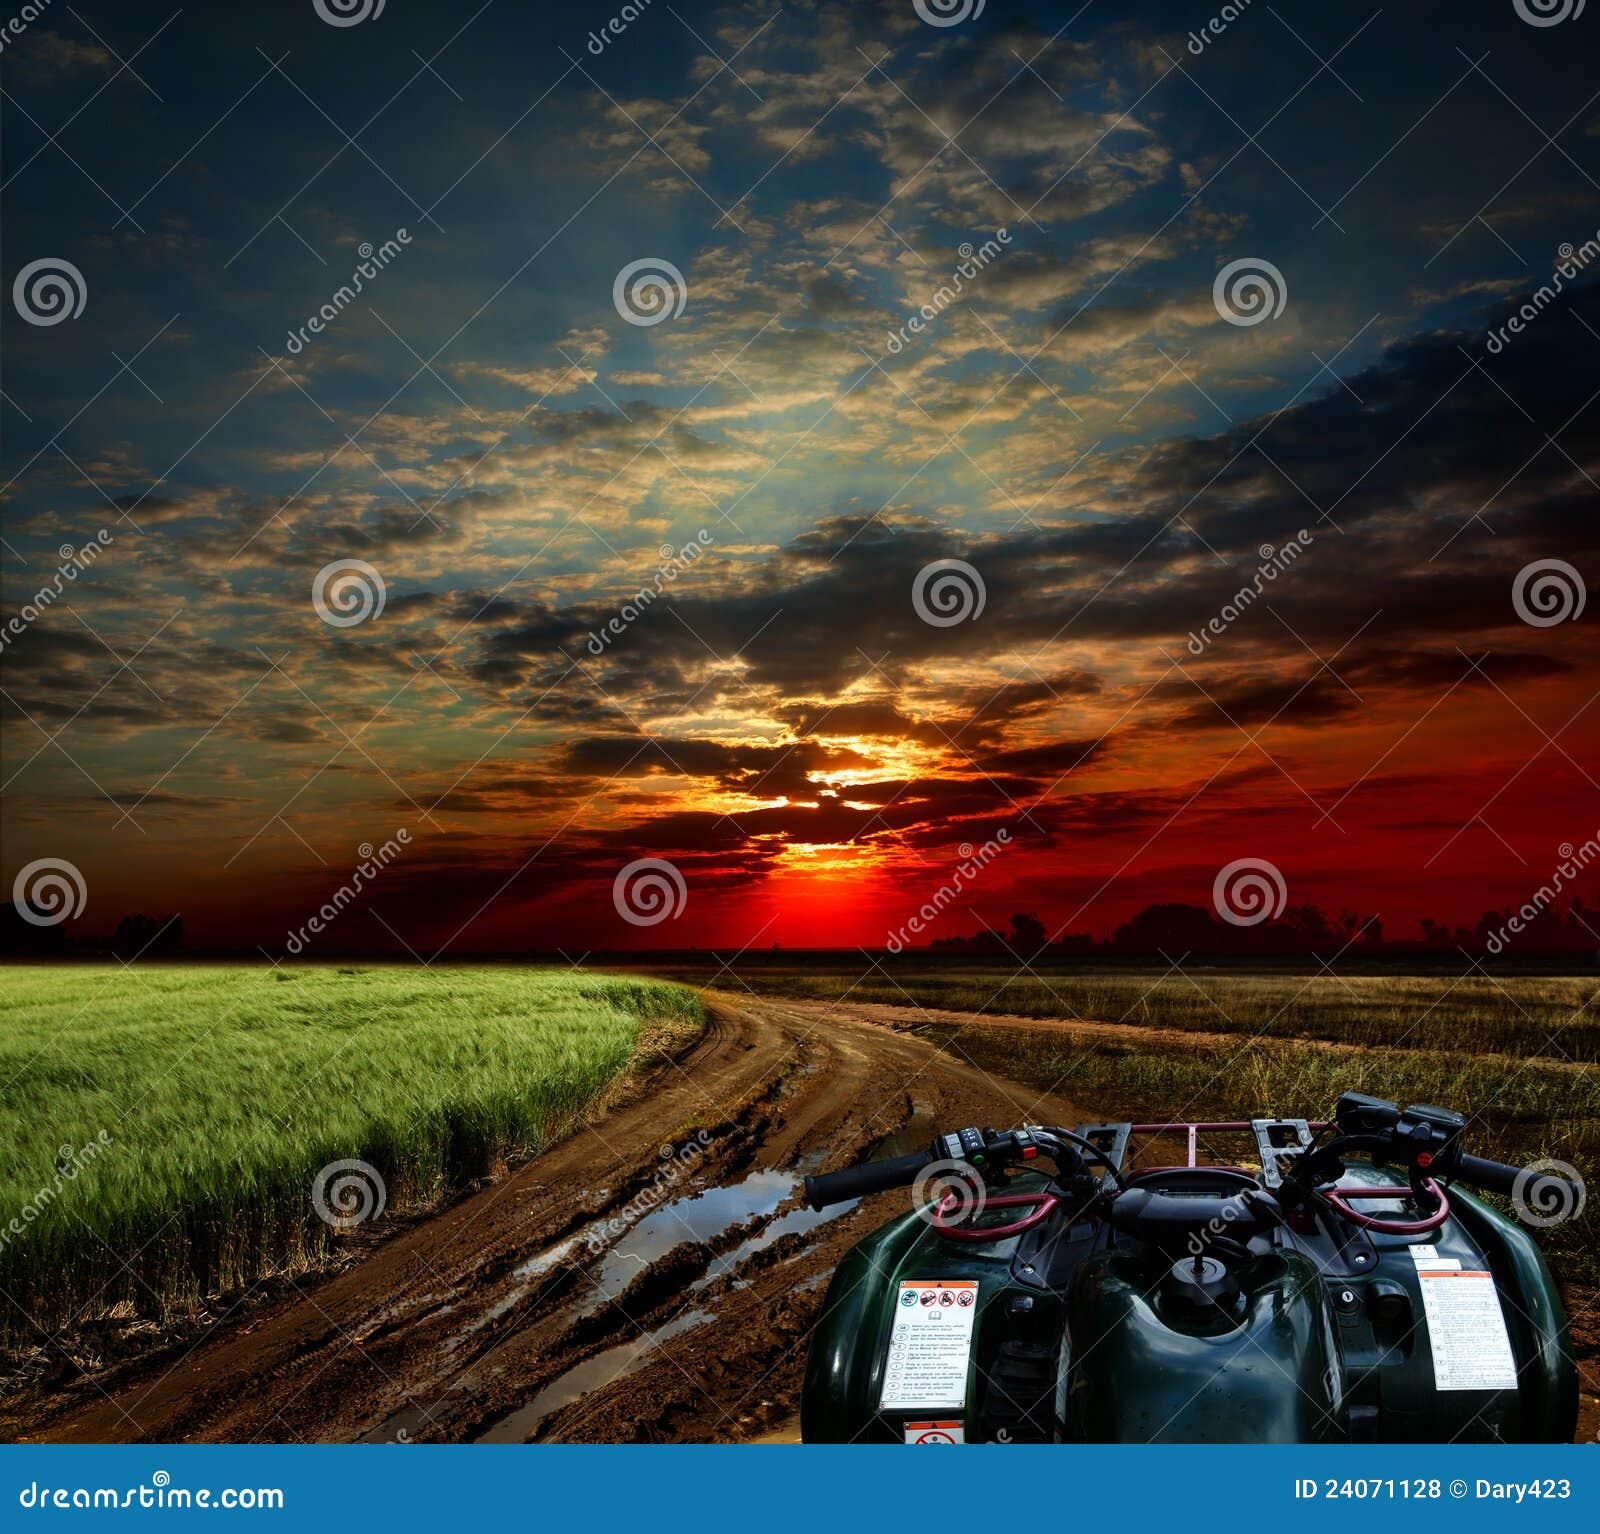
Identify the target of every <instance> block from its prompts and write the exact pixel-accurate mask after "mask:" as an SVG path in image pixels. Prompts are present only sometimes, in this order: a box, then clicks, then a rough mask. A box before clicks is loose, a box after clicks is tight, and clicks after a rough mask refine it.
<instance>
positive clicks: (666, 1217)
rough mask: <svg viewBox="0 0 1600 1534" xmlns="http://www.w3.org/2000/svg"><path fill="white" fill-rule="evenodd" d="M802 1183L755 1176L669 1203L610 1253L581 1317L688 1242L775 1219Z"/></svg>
mask: <svg viewBox="0 0 1600 1534" xmlns="http://www.w3.org/2000/svg"><path fill="white" fill-rule="evenodd" d="M799 1184H800V1179H799V1178H798V1177H796V1176H795V1175H794V1173H793V1172H778V1171H764V1172H752V1173H751V1174H750V1175H749V1176H748V1177H746V1178H745V1179H744V1180H743V1181H742V1182H736V1183H731V1184H729V1185H728V1186H727V1187H722V1188H706V1189H703V1190H702V1191H700V1192H698V1193H690V1194H686V1195H685V1196H684V1197H682V1198H676V1199H674V1200H673V1201H672V1202H671V1203H670V1204H663V1205H662V1206H661V1208H659V1209H657V1210H654V1211H652V1212H651V1213H650V1214H647V1215H646V1216H645V1217H644V1219H642V1220H640V1221H639V1223H638V1224H637V1225H635V1226H634V1227H633V1229H632V1230H630V1231H629V1232H628V1233H627V1234H626V1235H625V1236H623V1238H622V1239H621V1240H620V1241H618V1242H617V1244H616V1245H615V1246H614V1247H612V1249H611V1250H610V1251H609V1252H607V1253H606V1256H605V1260H604V1261H603V1262H602V1263H601V1265H600V1272H599V1273H598V1275H597V1276H596V1278H595V1286H594V1288H593V1290H592V1291H591V1292H590V1293H588V1294H587V1295H585V1296H584V1298H583V1300H582V1302H581V1303H580V1304H579V1306H578V1314H579V1315H581V1316H588V1315H593V1314H594V1312H595V1311H597V1310H599V1309H600V1307H601V1306H602V1305H605V1304H607V1303H608V1302H609V1301H611V1300H614V1299H616V1298H617V1296H618V1295H620V1294H621V1293H622V1292H623V1290H624V1289H626V1288H627V1287H628V1285H629V1284H631V1283H632V1282H633V1281H634V1279H636V1278H637V1277H638V1276H639V1275H640V1274H641V1273H642V1272H644V1270H645V1269H646V1268H648V1267H650V1266H651V1265H652V1264H654V1263H656V1262H659V1261H660V1260H661V1259H662V1258H663V1257H665V1256H666V1255H667V1253H668V1252H670V1251H671V1250H672V1249H673V1247H675V1246H681V1245H683V1244H684V1243H685V1242H708V1241H714V1240H716V1238H717V1237H718V1236H721V1235H723V1234H724V1233H725V1232H727V1231H730V1230H732V1229H733V1228H734V1227H735V1226H736V1225H742V1224H743V1223H744V1222H745V1221H746V1220H753V1219H757V1218H760V1217H763V1216H765V1215H770V1214H771V1213H772V1212H773V1211H774V1210H775V1209H777V1208H778V1206H779V1205H780V1204H782V1203H783V1202H784V1200H785V1199H787V1198H789V1197H790V1195H791V1194H793V1193H794V1191H795V1189H796V1188H797V1187H798V1186H799ZM786 1218H787V1217H786ZM780 1223H781V1222H780Z"/></svg>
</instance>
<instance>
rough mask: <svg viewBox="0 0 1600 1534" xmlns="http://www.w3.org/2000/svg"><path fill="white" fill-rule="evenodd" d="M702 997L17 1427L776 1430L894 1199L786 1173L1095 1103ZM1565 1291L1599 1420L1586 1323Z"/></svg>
mask: <svg viewBox="0 0 1600 1534" xmlns="http://www.w3.org/2000/svg"><path fill="white" fill-rule="evenodd" d="M709 999H710V1001H711V1004H712V1023H711V1026H710V1028H709V1029H708V1030H707V1032H706V1033H705V1035H704V1036H703V1037H702V1038H701V1039H700V1040H699V1042H698V1043H697V1044H696V1045H695V1046H694V1047H693V1048H692V1049H690V1050H689V1051H688V1053H687V1054H685V1055H684V1056H683V1057H682V1058H680V1059H678V1060H677V1061H675V1062H664V1063H663V1064H662V1065H661V1067H660V1069H659V1070H658V1071H657V1072H656V1073H655V1075H654V1077H653V1079H651V1080H650V1081H648V1082H647V1083H646V1084H645V1089H644V1090H642V1091H640V1092H638V1093H636V1094H635V1095H634V1096H633V1097H632V1098H631V1100H628V1101H627V1102H626V1103H625V1104H624V1105H623V1106H621V1107H618V1108H616V1109H614V1110H613V1111H612V1112H610V1113H608V1114H607V1115H606V1116H605V1117H603V1118H602V1119H600V1120H599V1121H598V1122H597V1123H596V1124H595V1125H594V1126H593V1127H592V1128H591V1129H586V1130H583V1131H580V1132H579V1133H578V1134H577V1135H575V1136H574V1137H573V1138H572V1139H570V1140H568V1141H566V1142H565V1143H563V1144H561V1145H559V1146H557V1147H555V1148H554V1149H553V1150H551V1151H549V1152H548V1153H546V1154H545V1155H543V1156H541V1157H539V1158H538V1159H537V1160H536V1161H533V1162H531V1163H529V1164H528V1165H526V1166H524V1167H523V1168H522V1169H521V1170H519V1171H516V1172H514V1173H512V1174H511V1175H509V1176H507V1177H504V1178H502V1179H501V1180H499V1181H497V1182H495V1183H493V1184H491V1185H489V1186H488V1187H485V1188H484V1189H483V1190H482V1191H480V1192H477V1193H474V1194H472V1195H470V1196H468V1197H466V1198H463V1199H462V1200H460V1201H459V1202H457V1203H456V1204H454V1205H452V1206H451V1207H450V1208H448V1209H446V1210H444V1211H443V1212H441V1213H439V1214H437V1215H434V1216H433V1217H431V1218H426V1219H422V1220H418V1221H416V1222H415V1223H413V1224H411V1225H410V1226H409V1228H402V1229H400V1230H398V1231H397V1232H396V1233H394V1234H393V1235H390V1236H388V1237H387V1238H385V1239H382V1240H380V1241H378V1242H377V1243H376V1244H375V1245H374V1246H373V1247H372V1249H371V1250H370V1251H369V1252H368V1253H367V1255H366V1256H365V1257H364V1259H363V1260H362V1261H360V1262H359V1263H356V1264H355V1265H353V1266H351V1267H349V1268H348V1269H346V1270H345V1271H344V1272H342V1273H340V1274H339V1275H337V1276H336V1277H333V1278H329V1279H326V1280H324V1281H322V1282H320V1283H310V1282H302V1283H301V1284H300V1285H298V1286H295V1285H286V1288H287V1291H288V1292H287V1293H285V1294H283V1295H281V1296H280V1297H278V1298H276V1299H273V1300H271V1301H270V1302H266V1303H260V1304H258V1305H257V1306H256V1308H255V1309H254V1310H252V1311H251V1312H249V1314H248V1315H247V1316H246V1317H245V1318H243V1319H240V1320H236V1321H233V1322H231V1323H229V1324H226V1325H223V1326H219V1327H217V1328H216V1331H215V1333H214V1334H213V1335H211V1336H209V1337H208V1338H207V1339H206V1340H204V1341H202V1342H201V1343H200V1344H199V1345H197V1346H192V1347H191V1346H189V1345H188V1344H182V1345H179V1346H175V1347H170V1348H168V1349H167V1350H166V1351H165V1352H163V1353H161V1354H159V1355H155V1356H147V1357H145V1358H144V1359H142V1360H140V1361H135V1362H133V1363H129V1364H124V1365H121V1366H118V1367H116V1368H111V1369H107V1370H103V1371H101V1372H99V1373H97V1374H95V1375H93V1376H91V1377H88V1378H85V1379H81V1380H79V1381H78V1382H77V1383H76V1384H74V1385H72V1386H71V1387H69V1388H67V1389H64V1390H52V1392H51V1394H50V1395H49V1397H48V1398H47V1400H46V1402H45V1404H44V1406H43V1407H42V1408H41V1411H42V1415H40V1416H34V1417H32V1419H31V1421H29V1422H15V1423H13V1424H10V1425H12V1426H14V1427H15V1428H16V1429H17V1430H19V1432H20V1436H23V1437H28V1438H45V1439H65V1440H76V1441H91V1442H105V1441H129V1440H131V1441H139V1440H149V1441H158V1442H164V1441H173V1440H180V1441H181V1440H186V1439H192V1440H209V1441H219V1442H225V1443H244V1442H251V1441H256V1440H262V1441H269V1442H273V1441H290V1442H299V1441H346V1440H352V1439H368V1440H372V1441H378V1442H383V1441H400V1442H413V1441H416V1442H420V1441H427V1440H452V1441H455V1440H469V1441H470V1440H488V1441H496V1442H522V1441H529V1440H533V1441H569V1442H571V1441H577V1442H619V1441H621V1442H627V1441H663V1442H684V1441H687V1442H700V1441H726V1440H739V1441H752V1440H764V1441H769V1442H773V1441H776V1442H783V1441H792V1440H793V1439H794V1438H795V1437H796V1436H797V1433H796V1428H797V1414H798V1398H799V1390H800V1379H801V1373H802V1370H803V1368H804V1361H805V1344H806V1338H807V1336H808V1334H809V1332H810V1331H811V1329H812V1327H813V1326H814V1324H815V1322H816V1320H817V1318H818V1316H819V1315H820V1313H821V1310H822V1305H823V1299H824V1294H825V1290H826V1285H827V1279H828V1276H829V1275H830V1274H831V1272H832V1270H833V1268H834V1266H835V1264H836V1263H837V1261H838V1259H839V1258H840V1257H841V1256H842V1255H843V1253H844V1251H845V1250H846V1249H847V1248H848V1247H849V1246H850V1245H851V1244H852V1243H853V1242H854V1241H856V1240H857V1239H858V1238H859V1237H860V1236H861V1235H863V1234H864V1233H865V1232H866V1231H868V1230H870V1229H872V1228H873V1227H874V1226H876V1225H878V1224H880V1223H881V1222H882V1221H883V1220H885V1219H888V1218H890V1217H891V1216H892V1215H894V1214H896V1213H897V1212H899V1211H900V1210H901V1209H903V1208H904V1207H906V1205H905V1195H904V1194H883V1195H880V1196H878V1197H876V1198H872V1199H869V1200H867V1201H865V1202H864V1203H862V1204H860V1205H857V1206H853V1207H845V1208H843V1209H842V1210H841V1209H833V1210H828V1211H824V1212H823V1213H821V1214H817V1213H815V1212H813V1211H810V1210H807V1209H805V1208H804V1207H803V1206H802V1204H801V1202H800V1196H799V1194H800V1178H801V1176H802V1175H804V1174H805V1173H807V1172H813V1171H817V1170H822V1169H831V1168H834V1167H840V1166H845V1165H849V1164H850V1163H852V1162H854V1161H856V1160H859V1159H861V1158H862V1157H863V1156H864V1155H865V1154H866V1153H868V1152H869V1151H873V1152H875V1153H876V1154H879V1155H884V1156H889V1155H901V1154H904V1153H906V1152H907V1151H910V1150H912V1149H916V1148H918V1147H920V1146H922V1145H925V1144H926V1143H927V1142H928V1140H929V1138H930V1137H931V1135H932V1133H933V1129H934V1127H935V1126H943V1127H949V1126H952V1125H960V1124H967V1123H979V1124H983V1123H994V1124H1010V1123H1018V1122H1022V1121H1024V1120H1035V1121H1043V1122H1056V1123H1068V1124H1070V1123H1073V1122H1075V1121H1079V1120H1082V1119H1085V1118H1093V1117H1096V1116H1097V1115H1096V1112H1095V1107H1096V1105H1081V1107H1082V1111H1074V1108H1073V1107H1072V1106H1071V1105H1069V1104H1068V1103H1066V1102H1064V1101H1062V1100H1061V1099H1060V1098H1059V1097H1054V1096H1051V1097H1046V1098H1043V1099H1041V1098H1039V1097H1038V1096H1037V1094H1036V1092H1034V1091H1033V1089H1031V1088H1028V1087H1025V1086H1021V1085H1018V1084H1017V1083H1014V1082H1008V1081H1003V1080H999V1079H997V1078H994V1077H992V1076H989V1075H987V1074H986V1073H984V1072H982V1071H980V1070H978V1069H977V1068H976V1067H974V1066H971V1065H967V1064H964V1063H962V1062H961V1061H959V1060H956V1059H952V1058H951V1057H950V1056H948V1055H945V1054H940V1053H937V1052H936V1051H935V1050H934V1049H933V1048H932V1046H930V1045H929V1044H928V1043H927V1041H926V1040H924V1039H922V1038H919V1037H916V1036H914V1035H912V1034H909V1033H906V1032H904V1031H902V1030H903V1029H905V1028H906V1027H907V1026H908V1025H909V1024H910V1022H911V1021H912V1017H911V1015H908V1014H907V1013H906V1012H904V1011H902V1010H901V1009H897V1008H892V1007H878V1006H855V1005H851V1004H838V1003H824V1002H814V1001H797V1000H796V1001H790V1000H785V999H778V998H761V999H760V1000H757V999H755V998H752V997H750V996H748V995H745V996H733V995H727V994H720V993H717V994H712V995H711V996H710V998H709ZM914 1016H915V1019H916V1020H917V1021H919V1022H924V1023H925V1022H928V1021H949V1022H959V1023H961V1024H963V1025H966V1026H975V1025H977V1026H994V1027H1007V1028H1022V1029H1029V1030H1049V1029H1060V1028H1063V1027H1070V1028H1072V1029H1073V1030H1074V1031H1075V1032H1078V1031H1081V1030H1083V1029H1086V1028H1087V1029H1091V1030H1092V1029H1099V1028H1108V1027H1111V1026H1112V1025H1108V1024H1093V1023H1089V1024H1084V1023H1073V1024H1061V1023H1054V1024H1052V1023H1049V1022H1046V1021H1039V1020H1035V1019H1024V1018H1005V1019H986V1020H983V1021H982V1023H975V1020H974V1019H972V1018H971V1017H968V1016H965V1015H963V1016H961V1017H959V1018H958V1017H954V1016H951V1015H949V1014H931V1013H928V1012H924V1011H921V1010H919V1011H918V1012H917V1013H916V1014H915V1015H914ZM1119 1031H1120V1033H1121V1034H1122V1035H1123V1036H1126V1035H1127V1034H1128V1033H1129V1032H1131V1031H1135V1030H1130V1029H1127V1028H1125V1027H1124V1028H1121V1029H1120V1030H1119ZM1136 1031H1137V1032H1138V1033H1139V1034H1140V1036H1141V1037H1146V1036H1148V1035H1150V1034H1153V1033H1154V1032H1155V1031H1156V1030H1143V1029H1141V1030H1136ZM1173 1042H1174V1043H1175V1044H1184V1043H1186V1042H1188V1043H1192V1042H1193V1036H1192V1035H1185V1034H1177V1035H1174V1037H1173ZM1099 1106H1104V1105H1099ZM369 1239H370V1237H369ZM1571 1308H1572V1309H1573V1310H1574V1313H1575V1314H1576V1315H1578V1316H1579V1317H1580V1318H1582V1324H1580V1325H1578V1326H1575V1328H1574V1331H1575V1340H1576V1341H1577V1343H1578V1347H1579V1353H1580V1357H1581V1359H1582V1361H1583V1369H1584V1379H1585V1384H1584V1390H1583V1403H1582V1417H1581V1420H1580V1425H1579V1430H1578V1437H1579V1439H1580V1441H1589V1440H1591V1439H1592V1437H1593V1435H1594V1434H1595V1433H1596V1431H1597V1428H1600V1401H1597V1399H1596V1396H1595V1393H1594V1389H1593V1386H1592V1381H1593V1380H1594V1379H1595V1378H1596V1377H1597V1375H1596V1364H1595V1350H1596V1347H1597V1346H1600V1338H1597V1337H1596V1336H1595V1335H1594V1329H1593V1323H1592V1322H1591V1321H1589V1320H1588V1307H1587V1305H1581V1306H1580V1305H1572V1306H1571Z"/></svg>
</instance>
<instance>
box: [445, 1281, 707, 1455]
mask: <svg viewBox="0 0 1600 1534" xmlns="http://www.w3.org/2000/svg"><path fill="white" fill-rule="evenodd" d="M710 1319H711V1312H710V1311H709V1310H691V1311H687V1312H685V1313H684V1314H683V1315H681V1316H677V1317H675V1318H674V1319H673V1320H671V1321H669V1322H667V1324H666V1325H665V1326H659V1327H657V1328H656V1329H655V1331H653V1332H646V1333H645V1335H644V1336H642V1337H636V1338H635V1339H634V1340H633V1341H632V1342H625V1343H622V1344H620V1345H619V1346H617V1347H614V1348H607V1349H606V1350H605V1352H603V1353H596V1354H595V1356H594V1357H593V1358H587V1359H585V1360H584V1361H583V1362H582V1363H581V1364H574V1365H573V1366H572V1368H570V1369H568V1370H567V1372H566V1373H565V1374H560V1375H557V1376H556V1378H555V1379H553V1380H551V1381H550V1383H549V1384H548V1385H546V1386H545V1387H544V1389H543V1390H541V1391H540V1392H539V1393H538V1394H537V1395H536V1396H535V1397H534V1398H533V1399H532V1400H531V1401H529V1402H528V1404H527V1405H526V1406H519V1407H518V1408H517V1410H516V1411H514V1412H512V1413H511V1414H510V1415H509V1416H505V1417H502V1418H501V1419H500V1420H499V1421H498V1422H496V1423H495V1424H494V1426H493V1427H491V1428H490V1429H489V1431H488V1432H486V1433H483V1434H480V1435H479V1437H478V1438H477V1439H476V1440H475V1442H477V1443H525V1442H526V1441H527V1438H528V1435H529V1434H530V1433H532V1432H533V1430H534V1429H535V1428H536V1427H538V1425H539V1424H540V1423H541V1422H543V1421H544V1419H545V1418H546V1417H548V1416H549V1415H550V1414H551V1413H552V1412H557V1411H560V1410H561V1408H562V1407H563V1406H571V1405H572V1403H573V1402H574V1401H578V1400H581V1399H582V1398H583V1397H584V1396H586V1395H588V1394H589V1392H590V1391H591V1390H600V1389H603V1388H604V1387H605V1386H607V1385H614V1384H615V1383H616V1382H617V1381H618V1380H620V1379H624V1378H626V1377H627V1376H628V1375H630V1374H632V1373H633V1371H634V1370H635V1369H637V1368H638V1367H639V1366H640V1365H641V1364H642V1363H644V1362H645V1360H646V1359H647V1358H648V1357H649V1355H650V1353H651V1352H652V1351H653V1350H654V1349H655V1348H656V1347H657V1346H658V1345H659V1344H661V1343H663V1342H665V1341H667V1339H668V1338H670V1337H676V1336H679V1335H681V1334H682V1333H683V1332H686V1331H689V1330H691V1329H692V1328H693V1327H696V1326H700V1325H703V1324H704V1323H705V1322H707V1321H709V1320H710Z"/></svg>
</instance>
